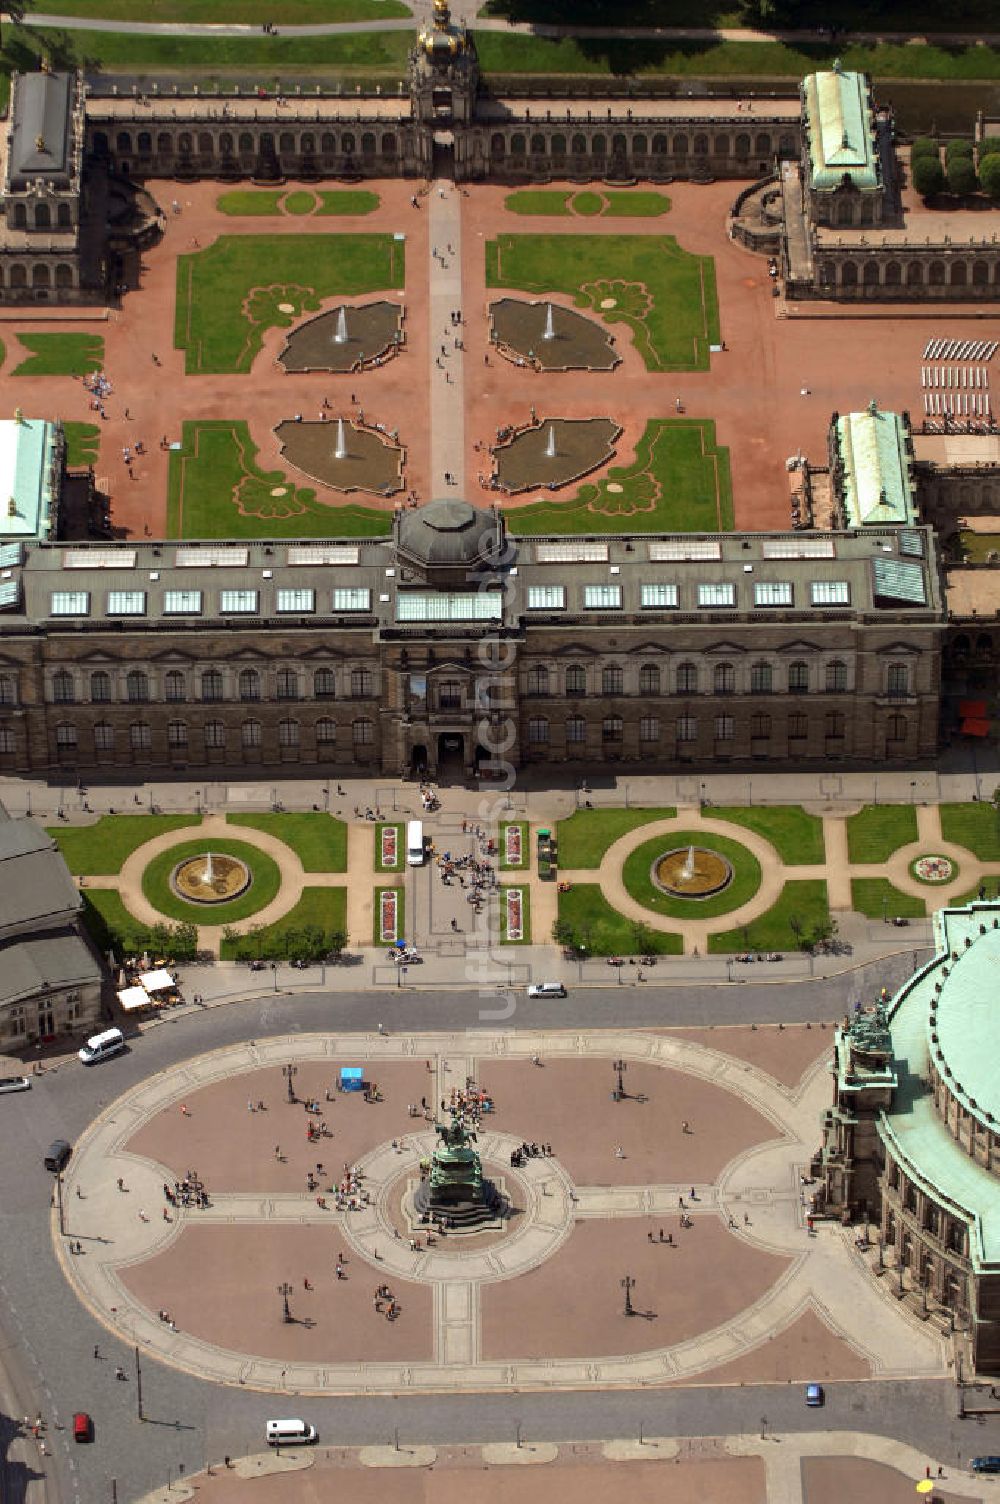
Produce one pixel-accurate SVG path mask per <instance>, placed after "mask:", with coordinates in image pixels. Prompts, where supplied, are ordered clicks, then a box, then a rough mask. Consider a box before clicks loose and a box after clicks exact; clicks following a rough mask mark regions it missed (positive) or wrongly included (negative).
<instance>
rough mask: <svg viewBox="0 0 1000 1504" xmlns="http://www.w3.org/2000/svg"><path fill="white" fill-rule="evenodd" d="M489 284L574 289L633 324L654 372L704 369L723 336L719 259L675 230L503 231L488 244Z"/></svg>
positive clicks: (579, 297) (600, 310) (610, 316)
mask: <svg viewBox="0 0 1000 1504" xmlns="http://www.w3.org/2000/svg"><path fill="white" fill-rule="evenodd" d="M486 285H487V287H511V288H517V289H519V290H521V291H524V292H531V293H546V292H563V293H569V294H571V295H572V297H573V299H574V301H575V303H576V304H577V306H578V307H580V308H587V309H588V310H590V311H591V312H592V313H594V314H596V315H597V317H599V318H602V319H604V321H605V322H606V323H610V324H615V323H624V324H627V325H628V327H629V328H630V329H631V331H632V336H633V340H634V343H635V347H636V349H637V350H638V352H639V354H640V355H641V356H642V358H643V360H644V361H645V363H646V367H647V369H648V370H651V371H705V370H707V369H708V363H709V348H708V347H709V345H710V344H718V343H719V305H718V299H717V297H716V291H715V264H714V262H713V261H712V258H711V256H692V255H691V254H690V253H689V252H688V251H685V250H683V249H682V248H681V247H680V246H679V245H678V244H677V241H676V240H675V239H674V238H673V236H670V235H619V236H615V237H613V238H611V237H608V236H603V235H602V236H595V235H572V236H570V235H501V236H499V237H498V238H497V239H496V240H490V241H488V242H487V244H486ZM611 299H614V304H613V306H607V305H608V304H609V301H610V300H611Z"/></svg>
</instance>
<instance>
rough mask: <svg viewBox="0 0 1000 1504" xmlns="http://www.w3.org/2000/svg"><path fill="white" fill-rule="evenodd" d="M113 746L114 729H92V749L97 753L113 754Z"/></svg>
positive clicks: (103, 726) (103, 727)
mask: <svg viewBox="0 0 1000 1504" xmlns="http://www.w3.org/2000/svg"><path fill="white" fill-rule="evenodd" d="M114 746H115V728H114V727H113V726H105V725H100V726H95V727H94V747H95V749H96V750H97V751H98V752H113V751H114Z"/></svg>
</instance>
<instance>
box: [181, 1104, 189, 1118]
mask: <svg viewBox="0 0 1000 1504" xmlns="http://www.w3.org/2000/svg"><path fill="white" fill-rule="evenodd" d="M190 1116H191V1114H190V1113H189V1112H188V1107H187V1103H186V1102H182V1103H181V1117H182V1118H189V1117H190Z"/></svg>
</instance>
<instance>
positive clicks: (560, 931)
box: [557, 883, 684, 956]
mask: <svg viewBox="0 0 1000 1504" xmlns="http://www.w3.org/2000/svg"><path fill="white" fill-rule="evenodd" d="M557 938H558V939H559V942H560V943H561V944H563V945H568V946H571V947H572V948H573V949H574V950H578V951H580V952H581V954H585V955H588V956H631V955H635V956H638V955H656V956H679V955H680V954H681V952H682V951H683V948H684V944H683V941H682V939H681V937H680V935H674V934H669V933H667V932H665V931H663V930H654V929H651V928H650V927H649V926H648V925H644V924H637V923H636V921H635V920H634V919H626V917H625V915H624V914H620V913H619V912H618V910H617V909H613V908H612V907H611V905H610V904H609V903H608V901H607V899H606V898H605V897H604V894H603V893H602V892H601V890H600V888H599V887H598V885H597V883H574V884H573V886H572V887H571V888H570V889H569V891H568V892H566V893H560V894H559V919H558V921H557Z"/></svg>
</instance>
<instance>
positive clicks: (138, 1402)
mask: <svg viewBox="0 0 1000 1504" xmlns="http://www.w3.org/2000/svg"><path fill="white" fill-rule="evenodd" d="M135 1412H136V1414H137V1415H138V1417H139V1419H140V1420H145V1419H146V1417H145V1415H143V1413H142V1364H141V1363H140V1362H139V1344H138V1342H137V1343H136V1345H135Z"/></svg>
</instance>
